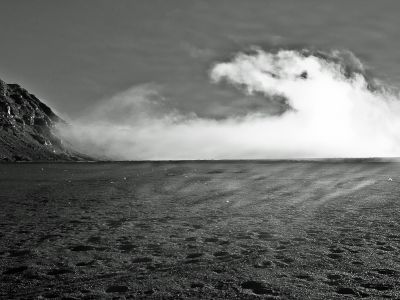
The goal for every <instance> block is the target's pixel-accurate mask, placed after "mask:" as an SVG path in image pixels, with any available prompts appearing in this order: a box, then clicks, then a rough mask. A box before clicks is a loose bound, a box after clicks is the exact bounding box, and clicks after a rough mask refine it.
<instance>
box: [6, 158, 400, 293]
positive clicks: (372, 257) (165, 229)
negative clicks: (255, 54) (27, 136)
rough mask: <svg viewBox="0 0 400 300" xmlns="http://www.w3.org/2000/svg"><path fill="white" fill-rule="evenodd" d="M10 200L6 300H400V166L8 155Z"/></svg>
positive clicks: (7, 224) (7, 178)
mask: <svg viewBox="0 0 400 300" xmlns="http://www.w3.org/2000/svg"><path fill="white" fill-rule="evenodd" d="M389 178H391V179H392V180H390V179H389ZM0 206H1V209H0V290H1V293H0V298H29V299H30V298H39V299H40V298H64V299H75V298H79V299H80V298H85V299H98V298H116V299H119V298H122V299H123V298H124V297H126V298H154V299H160V298H163V299H166V298H167V299H186V298H192V299H197V298H202V299H209V298H214V299H219V298H226V299H235V298H240V299H256V298H267V299H343V298H362V297H364V298H373V299H381V298H396V297H399V296H400V292H399V291H400V287H399V285H400V279H399V278H400V256H399V252H400V164H399V163H377V162H375V163H367V162H363V163H362V162H360V163H350V162H348V163H327V162H303V163H293V162H292V163H291V162H268V163H267V162H264V163H260V162H237V163H233V162H230V163H104V164H97V163H96V164H93V163H92V164H90V163H88V164H86V163H79V164H2V165H0Z"/></svg>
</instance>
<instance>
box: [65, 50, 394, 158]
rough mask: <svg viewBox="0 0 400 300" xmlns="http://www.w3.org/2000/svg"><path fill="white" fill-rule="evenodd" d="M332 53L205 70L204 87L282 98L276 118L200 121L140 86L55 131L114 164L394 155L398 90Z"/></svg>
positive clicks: (284, 54)
mask: <svg viewBox="0 0 400 300" xmlns="http://www.w3.org/2000/svg"><path fill="white" fill-rule="evenodd" d="M340 55H341V54H340V53H336V52H332V53H331V56H330V57H331V58H332V59H327V58H326V57H323V56H320V55H316V54H312V53H307V54H306V53H305V52H302V51H295V50H280V51H278V52H274V53H267V52H264V51H263V50H261V49H253V51H251V53H247V54H246V53H239V54H237V55H236V56H235V57H234V58H233V59H232V60H230V61H226V62H219V63H216V64H214V65H213V66H212V68H211V69H210V72H209V76H210V80H211V82H212V83H215V84H221V83H225V84H228V85H230V86H232V87H233V88H237V89H239V90H241V91H242V92H243V93H245V94H247V95H252V94H258V95H263V96H265V98H266V101H267V99H271V98H274V97H277V99H286V100H285V101H287V104H288V105H289V106H290V107H291V109H288V110H287V111H285V112H284V113H283V114H280V115H268V114H265V113H257V112H249V114H247V115H245V116H227V117H226V118H223V119H219V120H216V119H211V118H209V119H208V118H200V117H198V116H196V114H195V113H193V114H183V113H180V112H179V110H176V109H174V108H173V107H168V103H167V101H165V100H164V99H163V97H162V94H161V92H160V88H159V87H157V86H154V85H142V86H137V87H133V88H132V89H130V90H129V91H126V92H124V93H121V94H118V95H116V96H115V97H113V98H112V99H110V100H109V101H107V102H106V103H104V105H101V106H100V107H98V108H96V109H95V112H93V114H91V115H90V116H87V117H86V118H85V119H84V120H81V121H75V122H73V124H72V125H71V126H68V127H61V128H60V131H61V133H62V135H63V136H64V137H65V138H66V139H68V140H69V141H70V142H71V143H72V144H74V145H76V146H77V147H78V148H79V149H80V150H81V151H83V152H85V153H88V154H91V155H94V156H98V157H107V158H110V159H118V160H178V159H301V158H346V157H392V156H400V102H399V100H398V96H396V95H395V93H394V92H389V91H388V90H387V89H384V88H382V87H381V88H376V89H372V88H371V87H370V86H369V82H368V80H367V79H366V77H365V75H363V74H364V72H363V67H362V65H361V63H360V62H359V61H358V60H357V59H356V58H355V57H354V56H353V55H352V54H351V53H347V54H346V55H347V56H346V57H347V58H346V59H347V60H348V61H350V62H351V64H352V66H354V65H355V66H356V69H357V70H358V71H357V72H351V73H350V75H349V74H348V73H346V70H345V67H346V65H345V63H346V60H344V59H343V55H342V56H340ZM188 80H189V79H188ZM221 88H222V87H221ZM281 101H284V100H281Z"/></svg>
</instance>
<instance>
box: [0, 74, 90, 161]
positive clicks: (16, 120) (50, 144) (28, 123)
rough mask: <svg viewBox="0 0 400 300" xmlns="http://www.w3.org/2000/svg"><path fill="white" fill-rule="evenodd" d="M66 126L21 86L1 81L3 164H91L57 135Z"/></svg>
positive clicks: (0, 113) (0, 132) (0, 151)
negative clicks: (45, 162)
mask: <svg viewBox="0 0 400 300" xmlns="http://www.w3.org/2000/svg"><path fill="white" fill-rule="evenodd" d="M60 122H61V123H65V121H63V120H62V119H61V118H59V117H58V116H57V115H56V114H55V113H54V112H53V111H52V110H51V108H50V107H48V106H47V105H46V104H44V103H43V102H41V101H40V100H39V99H38V98H36V97H35V96H34V95H32V94H30V93H29V92H28V91H27V90H25V89H23V88H22V87H20V86H19V85H18V84H7V83H5V82H4V81H2V80H0V161H47V160H50V161H58V160H63V161H73V160H87V159H89V158H88V157H86V156H84V155H82V154H80V153H77V152H75V151H73V150H72V149H71V147H69V145H67V144H66V143H65V142H63V141H62V140H61V139H60V138H59V137H57V135H56V133H55V126H56V124H57V123H60Z"/></svg>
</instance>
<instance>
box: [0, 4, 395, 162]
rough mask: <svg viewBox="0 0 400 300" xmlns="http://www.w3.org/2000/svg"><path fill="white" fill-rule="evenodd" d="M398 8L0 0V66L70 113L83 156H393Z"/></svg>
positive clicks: (73, 138) (72, 138)
mask: <svg viewBox="0 0 400 300" xmlns="http://www.w3.org/2000/svg"><path fill="white" fill-rule="evenodd" d="M399 8H400V2H399V1H398V0H380V1H375V0H337V1H328V0H302V1H298V0H279V1H272V0H249V1H242V0H202V1H198V0H135V1H132V0H114V1H111V0H108V1H106V0H85V1H78V0H69V1H60V0H35V1H31V0H19V1H15V0H2V3H1V10H0V27H1V28H2V43H1V47H0V78H1V79H2V80H4V81H6V82H8V83H19V84H20V85H22V86H23V87H25V88H26V89H27V90H28V91H30V92H31V93H33V94H35V95H36V96H37V97H38V98H40V99H41V100H42V101H44V102H45V103H47V104H48V105H49V106H50V107H52V108H53V109H54V110H55V111H56V113H57V114H59V115H60V116H61V117H62V118H64V119H65V120H67V122H68V123H69V124H70V125H71V126H70V127H68V128H63V129H60V131H61V133H60V134H61V135H62V137H63V138H65V139H66V140H68V141H69V142H70V143H72V144H73V145H74V146H75V147H77V148H79V150H80V151H82V152H85V153H89V154H91V155H93V156H95V157H96V156H98V157H107V158H111V159H123V160H136V159H156V160H157V159H246V158H256V159H262V158H298V157H300V158H312V157H371V156H385V157H387V156H400V139H399V138H398V137H397V133H398V132H400V117H399V116H400V104H399V103H400V101H399V99H400V97H399V95H398V94H396V93H398V90H396V88H398V87H400V68H399V64H400V52H399V51H398V49H400V39H399V34H398V28H400V18H398V11H399ZM304 51H308V52H307V53H308V54H307V55H305V52H304ZM321 55H322V56H321ZM349 69H350V70H352V72H350V73H349V74H350V76H349V74H348V72H347V71H348V70H349ZM301 74H303V75H302V76H300V75H301ZM304 74H305V75H304ZM371 87H379V89H376V90H374V89H372V88H371ZM388 87H391V88H393V90H394V91H390V92H389V91H387V90H386V88H388ZM383 88H385V90H384V89H383Z"/></svg>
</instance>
